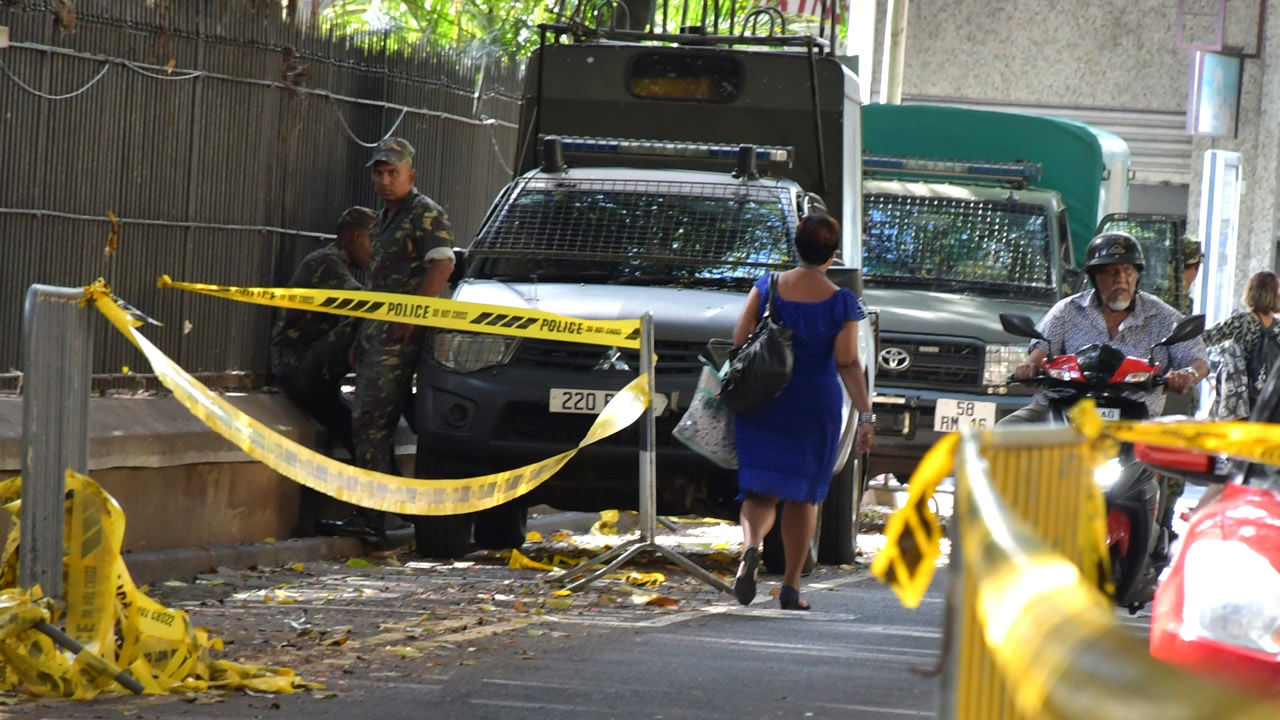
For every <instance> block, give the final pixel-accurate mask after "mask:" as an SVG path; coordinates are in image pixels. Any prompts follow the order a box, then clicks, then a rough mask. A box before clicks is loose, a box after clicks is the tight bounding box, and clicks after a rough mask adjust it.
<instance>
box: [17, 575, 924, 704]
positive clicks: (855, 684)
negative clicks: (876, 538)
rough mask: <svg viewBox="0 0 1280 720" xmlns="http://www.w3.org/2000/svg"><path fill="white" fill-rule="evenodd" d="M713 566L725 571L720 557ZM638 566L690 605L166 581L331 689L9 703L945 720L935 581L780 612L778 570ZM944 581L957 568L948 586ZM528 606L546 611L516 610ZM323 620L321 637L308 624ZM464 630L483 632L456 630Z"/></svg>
mask: <svg viewBox="0 0 1280 720" xmlns="http://www.w3.org/2000/svg"><path fill="white" fill-rule="evenodd" d="M375 562H378V560H377V559H375ZM388 562H389V561H388ZM700 562H702V563H703V564H705V565H712V566H714V564H713V563H709V562H707V558H702V559H700ZM635 569H636V570H640V571H645V572H651V571H654V570H660V571H662V572H664V573H666V574H667V578H666V581H665V582H664V584H663V585H662V586H660V587H659V588H657V589H656V590H658V591H659V592H662V593H663V594H665V595H666V596H669V597H672V598H674V599H677V600H678V602H679V605H678V607H675V608H662V607H654V606H650V605H641V604H636V603H635V602H634V601H632V600H631V599H630V598H628V597H619V596H625V595H626V592H632V591H624V590H625V588H623V583H622V582H620V581H616V580H615V581H611V582H601V583H599V584H598V586H592V588H589V589H588V591H587V592H584V593H580V594H576V595H575V596H574V597H573V601H574V604H573V606H572V608H571V609H564V608H563V606H558V605H556V604H555V603H554V599H553V598H552V597H551V596H550V590H549V588H548V586H547V585H546V584H545V583H544V582H543V580H542V578H543V577H544V576H543V574H541V573H536V572H532V571H527V570H512V569H510V568H508V567H505V566H503V565H501V564H499V563H498V562H492V563H489V564H485V563H483V562H480V563H477V564H476V565H475V566H471V567H463V568H458V567H450V566H447V565H441V566H434V567H414V566H413V565H412V564H411V563H408V562H407V563H405V565H404V566H387V565H383V564H379V565H378V567H376V568H371V569H361V570H353V569H350V568H349V567H347V566H346V565H343V564H339V563H334V564H332V565H327V566H321V565H320V564H316V565H315V566H309V567H308V568H307V570H306V572H305V573H295V572H293V571H292V570H289V569H287V568H282V569H277V570H273V571H264V572H259V573H257V574H255V575H252V576H250V577H248V578H245V579H242V580H237V581H235V582H231V580H232V578H233V576H232V575H227V576H226V577H227V580H228V583H225V584H224V583H219V584H217V585H216V586H210V585H196V584H192V585H188V586H185V587H172V588H170V587H160V588H157V589H156V592H158V593H160V594H161V595H162V599H163V600H164V601H165V602H166V603H167V604H170V605H174V606H178V607H183V608H184V609H187V610H188V611H189V612H190V613H191V615H192V617H193V618H194V619H195V621H196V622H197V623H198V624H200V625H204V626H208V627H210V628H211V629H212V630H213V631H214V633H215V634H217V635H219V636H221V637H224V638H226V639H227V640H228V641H229V642H230V644H229V645H228V646H227V650H226V652H225V653H223V655H224V656H226V657H229V658H233V659H239V660H242V661H248V662H272V661H274V662H278V663H280V664H284V665H287V666H289V667H293V668H295V669H296V670H297V671H298V673H299V675H301V676H302V677H305V678H307V679H308V680H312V681H318V682H321V683H323V684H324V685H325V688H326V689H325V690H323V691H316V692H299V693H295V694H291V695H277V696H255V695H249V694H246V693H243V692H240V691H232V692H229V693H205V694H201V695H191V696H188V697H185V698H183V697H181V696H167V697H157V698H133V697H102V698H99V699H97V700H94V701H92V702H89V703H73V702H69V701H34V702H33V701H29V700H24V701H21V702H20V703H19V704H17V705H13V706H10V707H5V706H3V705H0V718H24V719H25V718H41V719H44V718H48V719H53V718H58V719H60V720H61V719H64V718H65V719H72V718H74V719H77V720H79V719H88V718H120V717H128V718H138V719H143V718H147V719H150V718H165V719H168V718H184V719H187V718H278V719H280V720H286V719H287V720H294V719H298V720H302V719H306V720H326V719H328V718H335V719H337V718H342V719H350V718H366V717H367V718H379V719H381V718H400V717H444V718H504V719H505V718H513V717H514V718H524V717H550V716H555V717H563V718H574V717H584V718H585V717H592V718H654V719H667V718H694V717H696V718H783V717H786V718H792V717H797V718H803V717H813V718H872V719H874V718H901V717H932V716H933V715H934V710H935V703H936V690H935V688H936V681H935V680H933V679H929V678H921V677H918V676H917V675H915V674H914V673H913V672H912V670H911V668H912V667H913V666H922V667H925V666H930V665H932V664H933V663H934V661H935V659H936V656H937V652H938V649H939V645H940V641H941V631H940V626H941V617H942V608H943V601H942V598H941V593H940V591H939V590H937V589H935V590H933V591H931V592H930V593H929V597H928V598H927V599H926V600H925V602H924V604H923V606H922V607H921V608H920V609H918V610H915V611H908V610H904V609H902V608H901V607H900V606H899V605H898V603H897V601H896V599H895V597H894V596H893V594H892V593H891V592H890V591H889V590H887V589H886V588H884V587H883V586H881V585H880V584H879V583H877V582H876V581H875V580H873V579H871V578H870V576H869V574H868V573H867V571H866V568H865V567H862V566H857V567H848V566H846V567H845V568H829V567H822V568H819V570H818V571H816V572H815V573H814V574H813V575H811V576H810V577H809V578H808V580H809V582H808V583H807V584H806V587H805V588H803V589H802V592H803V593H804V594H805V597H806V598H807V599H809V600H810V602H811V603H812V604H813V606H814V609H813V610H811V611H809V612H795V611H783V610H781V609H779V608H778V606H777V599H776V597H773V596H771V595H770V594H769V592H770V590H772V589H774V588H776V587H777V585H776V577H766V578H764V582H762V584H761V589H760V595H759V596H758V597H757V599H756V602H755V603H754V604H752V605H751V606H749V607H745V608H744V607H741V606H739V605H737V603H736V602H735V601H734V600H733V599H732V598H731V597H728V596H726V595H723V594H720V593H718V592H715V591H713V590H711V589H709V588H707V587H706V586H704V585H701V584H699V583H696V582H694V581H692V580H691V579H689V578H685V577H682V576H681V575H680V573H679V571H677V570H675V569H674V568H672V567H670V566H654V567H643V566H640V567H636V568H635ZM721 571H722V572H727V571H728V567H726V566H724V565H723V564H722V566H721ZM295 576H296V577H295ZM944 578H945V570H944V571H943V572H942V573H940V574H939V578H938V580H937V581H936V582H935V586H936V587H941V584H942V581H943V579H944ZM231 585H235V586H234V587H231ZM282 586H283V587H285V588H286V589H285V590H283V591H282V590H280V588H281V587H282ZM279 592H287V593H289V595H290V598H291V599H290V600H289V601H288V604H282V603H281V601H280V600H279V598H278V597H277V599H276V600H273V601H271V602H266V600H267V599H269V598H270V597H271V596H272V594H273V593H275V594H276V595H277V596H278V595H279ZM183 598H186V599H185V600H184V599H183ZM535 606H536V607H537V608H538V609H536V610H534V609H533V608H534V607H535ZM521 608H523V609H522V610H521V612H525V613H530V614H520V613H517V612H513V609H521ZM544 608H545V610H544ZM558 608H559V609H558ZM532 613H537V615H536V617H535V616H534V615H533V614H532ZM484 616H488V617H486V618H485V619H481V620H479V621H476V620H474V618H475V617H484ZM419 617H421V618H423V619H426V618H428V617H429V618H430V620H429V621H427V624H428V625H431V627H429V628H428V627H423V628H422V631H423V632H427V633H435V634H434V635H411V636H410V639H405V638H403V637H399V638H389V636H387V635H385V633H386V632H388V631H392V632H396V631H403V630H404V629H405V627H404V623H406V622H410V623H412V622H413V621H414V619H415V618H419ZM460 618H462V619H460ZM466 618H471V621H470V624H469V625H468V624H467V622H468V621H467V619H466ZM454 620H459V622H457V623H454V622H453V621H454ZM437 623H438V624H437ZM522 623H532V624H522ZM333 625H343V626H346V627H345V628H344V629H343V630H341V632H345V633H349V634H350V637H351V638H352V639H351V640H350V642H347V643H345V644H343V645H341V646H338V645H335V644H328V643H326V642H325V640H326V639H332V638H333V637H335V635H334V634H332V633H330V634H325V633H326V632H328V631H327V630H324V628H328V627H330V626H333ZM311 626H314V627H315V628H317V629H321V631H322V632H321V633H320V634H316V633H315V632H314V631H311V630H308V631H307V632H306V633H305V634H304V633H302V632H297V631H296V630H295V629H296V628H298V627H311ZM352 626H354V629H348V628H351V627H352ZM463 627H466V628H469V632H475V633H477V634H475V635H465V634H456V633H455V634H450V635H447V636H441V635H440V633H441V632H446V631H448V630H449V628H452V629H453V630H457V629H459V628H463ZM335 632H337V631H335ZM379 633H384V634H381V635H380V634H379ZM413 638H418V639H423V638H425V639H427V640H432V642H431V643H429V644H424V643H422V642H413ZM410 646H412V647H416V648H419V650H420V652H419V651H410V650H409V648H410Z"/></svg>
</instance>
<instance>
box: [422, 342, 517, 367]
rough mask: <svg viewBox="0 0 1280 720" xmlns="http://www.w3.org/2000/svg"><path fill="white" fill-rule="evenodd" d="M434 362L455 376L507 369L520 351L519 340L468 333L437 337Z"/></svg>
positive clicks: (433, 355) (434, 347)
mask: <svg viewBox="0 0 1280 720" xmlns="http://www.w3.org/2000/svg"><path fill="white" fill-rule="evenodd" d="M433 343H434V344H433V346H432V359H434V360H435V361H436V362H437V363H439V364H440V365H443V366H444V367H447V368H449V369H450V370H453V371H455V372H460V373H469V372H475V371H477V370H483V369H485V368H488V367H494V366H497V365H506V364H507V363H509V362H511V358H512V357H514V356H515V354H516V349H517V348H519V347H520V338H514V337H507V336H505V335H483V334H479V333H469V332H439V333H436V334H435V336H434V340H433Z"/></svg>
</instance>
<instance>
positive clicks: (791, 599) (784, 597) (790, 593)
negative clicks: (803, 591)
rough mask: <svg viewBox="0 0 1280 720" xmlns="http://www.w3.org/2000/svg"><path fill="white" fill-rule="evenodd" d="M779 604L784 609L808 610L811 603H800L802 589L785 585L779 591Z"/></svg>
mask: <svg viewBox="0 0 1280 720" xmlns="http://www.w3.org/2000/svg"><path fill="white" fill-rule="evenodd" d="M778 604H779V605H781V606H782V609H783V610H808V609H809V603H807V602H806V603H805V604H803V605H801V604H800V591H799V590H796V589H795V588H793V587H791V586H790V585H783V586H782V590H781V591H780V592H779V593H778Z"/></svg>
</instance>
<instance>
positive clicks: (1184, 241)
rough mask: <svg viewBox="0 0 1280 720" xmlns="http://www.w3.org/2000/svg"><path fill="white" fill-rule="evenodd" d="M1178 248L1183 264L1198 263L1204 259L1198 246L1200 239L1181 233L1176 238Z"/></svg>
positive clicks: (1202, 251)
mask: <svg viewBox="0 0 1280 720" xmlns="http://www.w3.org/2000/svg"><path fill="white" fill-rule="evenodd" d="M1178 246H1179V249H1180V250H1181V252H1182V264H1183V265H1199V264H1200V263H1201V262H1203V261H1204V250H1202V249H1201V248H1200V241H1199V240H1196V239H1195V238H1193V237H1191V236H1190V235H1183V236H1182V237H1181V238H1180V239H1179V240H1178Z"/></svg>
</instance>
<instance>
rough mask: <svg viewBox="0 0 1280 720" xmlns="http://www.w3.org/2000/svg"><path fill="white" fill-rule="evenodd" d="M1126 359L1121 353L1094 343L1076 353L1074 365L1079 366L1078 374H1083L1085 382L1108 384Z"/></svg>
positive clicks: (1104, 345)
mask: <svg viewBox="0 0 1280 720" xmlns="http://www.w3.org/2000/svg"><path fill="white" fill-rule="evenodd" d="M1126 357H1127V356H1126V355H1125V354H1124V353H1123V352H1121V351H1120V350H1117V349H1116V348H1114V347H1112V346H1110V345H1106V344H1102V343H1095V344H1093V345H1086V346H1085V347H1083V348H1081V349H1080V351H1079V352H1077V353H1076V363H1077V364H1079V365H1080V372H1082V373H1084V379H1085V381H1086V382H1089V383H1109V382H1111V378H1113V377H1115V374H1116V372H1117V371H1119V370H1120V366H1121V365H1123V364H1124V361H1125V358H1126Z"/></svg>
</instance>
